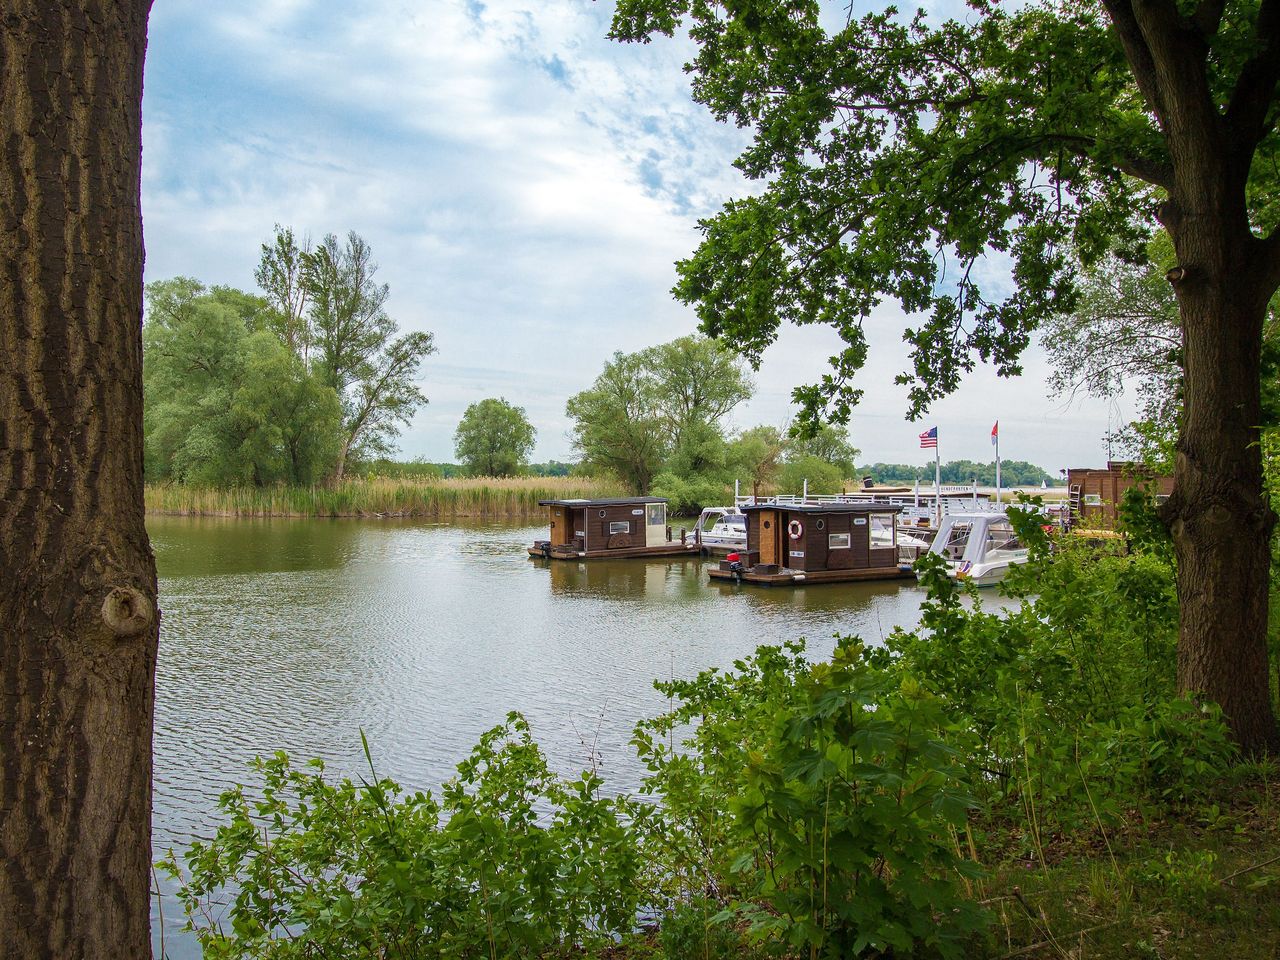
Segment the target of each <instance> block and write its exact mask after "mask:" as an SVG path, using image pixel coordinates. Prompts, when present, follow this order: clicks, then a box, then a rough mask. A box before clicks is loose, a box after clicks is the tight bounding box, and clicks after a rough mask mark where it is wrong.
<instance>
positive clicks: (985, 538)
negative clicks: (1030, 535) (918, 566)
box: [929, 513, 1030, 587]
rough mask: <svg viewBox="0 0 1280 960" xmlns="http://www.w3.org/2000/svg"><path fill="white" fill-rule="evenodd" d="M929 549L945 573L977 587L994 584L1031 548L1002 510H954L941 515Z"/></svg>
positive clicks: (1027, 555) (1019, 561)
mask: <svg viewBox="0 0 1280 960" xmlns="http://www.w3.org/2000/svg"><path fill="white" fill-rule="evenodd" d="M929 552H930V553H932V554H936V555H938V556H940V557H942V559H943V560H945V561H946V563H947V576H948V577H950V578H951V579H953V580H960V581H966V582H969V583H974V584H977V585H978V586H979V587H991V586H995V585H996V584H997V583H999V582H1000V581H1001V580H1003V579H1004V578H1005V575H1006V574H1007V573H1008V572H1009V567H1010V566H1012V565H1014V564H1018V563H1026V562H1027V560H1028V558H1029V556H1030V552H1029V551H1028V550H1027V548H1026V547H1025V546H1023V544H1022V543H1021V542H1020V541H1019V540H1018V535H1017V533H1016V532H1015V531H1014V529H1013V524H1012V523H1011V522H1010V521H1009V517H1008V516H1007V515H1006V514H1004V513H967V514H966V513H953V514H949V515H948V516H945V517H943V518H942V525H941V526H940V527H939V528H938V534H937V536H935V537H934V538H933V544H932V545H931V546H930V547H929Z"/></svg>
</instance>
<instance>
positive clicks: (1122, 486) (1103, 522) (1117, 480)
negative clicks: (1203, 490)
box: [1067, 460, 1173, 530]
mask: <svg viewBox="0 0 1280 960" xmlns="http://www.w3.org/2000/svg"><path fill="white" fill-rule="evenodd" d="M1139 484H1146V485H1147V486H1148V487H1149V488H1150V490H1151V493H1152V495H1153V496H1154V497H1155V499H1156V502H1157V503H1161V502H1163V501H1164V500H1167V499H1168V497H1169V494H1171V493H1173V477H1167V476H1160V475H1158V474H1156V473H1155V471H1153V470H1152V469H1151V468H1149V467H1147V466H1144V465H1143V464H1140V463H1126V462H1122V461H1117V460H1109V461H1107V467H1106V469H1105V470H1098V469H1094V468H1086V467H1072V468H1071V469H1069V470H1068V471H1067V503H1068V505H1069V508H1070V512H1071V514H1070V515H1071V523H1072V525H1073V526H1076V527H1081V528H1084V529H1087V530H1109V529H1111V528H1113V527H1114V526H1115V525H1116V518H1117V516H1118V513H1117V510H1118V508H1119V506H1120V502H1121V500H1122V499H1123V498H1124V494H1125V492H1126V491H1127V490H1128V489H1129V488H1130V487H1133V486H1137V485H1139Z"/></svg>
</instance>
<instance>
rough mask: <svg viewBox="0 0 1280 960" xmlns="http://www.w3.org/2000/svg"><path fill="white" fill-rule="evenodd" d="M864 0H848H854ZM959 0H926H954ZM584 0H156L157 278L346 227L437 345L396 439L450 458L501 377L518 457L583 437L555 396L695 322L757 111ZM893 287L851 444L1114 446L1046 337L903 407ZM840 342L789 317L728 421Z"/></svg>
mask: <svg viewBox="0 0 1280 960" xmlns="http://www.w3.org/2000/svg"><path fill="white" fill-rule="evenodd" d="M865 5H866V4H856V7H861V6H865ZM955 6H957V4H956V2H955V0H935V2H934V3H933V5H932V9H933V10H934V11H935V12H939V13H950V12H952V9H951V8H954V7H955ZM611 11H612V4H611V3H610V2H608V0H602V2H599V3H593V2H588V0H362V2H360V3H348V4H339V3H336V2H333V0H219V2H217V3H210V2H208V0H157V2H156V3H155V5H154V7H153V10H152V14H151V22H150V37H149V46H148V53H147V73H146V87H145V96H144V101H143V219H144V228H145V233H146V244H147V269H146V277H147V280H148V281H150V280H159V279H165V278H168V277H173V276H177V275H185V276H193V277H196V278H197V279H199V280H201V281H203V282H204V283H206V284H210V285H212V284H227V285H230V286H235V287H239V288H241V289H246V290H253V289H254V286H255V285H254V280H253V271H254V267H255V266H256V265H257V262H258V258H259V255H260V246H261V244H262V243H264V242H266V241H268V240H269V239H270V238H271V235H272V232H273V227H274V225H275V224H277V223H278V224H283V225H287V226H291V227H292V228H293V229H294V231H295V232H296V233H297V234H299V235H309V236H310V237H311V238H313V239H315V240H319V239H320V238H322V237H323V236H324V235H325V234H328V233H336V234H338V235H339V236H344V235H345V234H346V233H347V232H348V231H352V230H354V231H355V232H357V233H359V234H360V235H361V236H362V237H363V238H364V239H365V240H366V241H367V242H368V243H369V244H370V246H371V248H372V250H373V254H374V258H375V260H376V261H377V262H378V264H379V265H380V269H379V273H378V279H379V280H380V281H382V282H384V283H387V284H389V285H390V289H391V297H390V300H389V302H388V309H389V312H390V313H391V315H392V316H393V317H394V318H395V319H396V321H397V322H398V323H399V324H400V326H401V328H402V329H406V330H410V329H412V330H429V331H431V332H432V334H434V336H435V342H436V345H437V347H438V352H437V353H436V354H435V355H433V356H431V357H429V358H428V359H427V361H426V362H425V363H424V364H423V367H422V371H421V384H420V385H421V387H422V389H423V391H424V392H425V393H426V395H427V396H428V398H429V399H430V403H429V404H428V405H427V406H426V407H424V408H423V409H422V411H421V412H420V413H419V414H418V415H417V416H416V417H415V418H414V420H413V422H412V424H410V425H409V426H408V427H407V428H406V429H405V431H404V433H403V435H402V437H401V440H400V447H401V454H402V456H403V457H404V458H414V457H423V458H425V459H427V460H432V461H441V460H451V459H453V432H454V429H455V428H456V427H457V424H458V420H459V419H460V418H461V416H462V413H463V411H464V410H465V409H466V407H467V406H468V405H469V404H471V403H474V402H476V401H478V400H481V399H484V398H485V397H493V396H500V397H503V398H505V399H506V400H508V401H510V402H512V403H514V404H517V405H518V406H521V407H524V408H525V410H526V412H527V414H528V416H529V419H530V421H531V422H532V423H533V425H534V426H535V427H536V428H537V431H538V442H537V447H536V448H535V450H534V454H533V459H534V460H535V461H544V460H548V459H557V460H568V459H572V457H573V451H572V446H571V441H570V435H569V428H570V424H569V421H568V419H567V418H566V417H565V414H564V405H565V401H566V400H567V399H568V398H569V397H570V396H572V395H573V394H575V393H577V392H579V391H580V390H583V389H586V388H587V387H589V386H590V385H591V382H592V381H593V380H594V379H595V377H596V376H597V375H598V374H599V372H600V370H601V369H602V367H603V365H604V363H605V361H606V360H607V359H609V357H610V356H611V355H612V354H613V353H614V352H615V351H618V350H621V351H624V352H631V351H634V350H639V349H642V348H644V347H648V346H652V345H654V344H657V343H662V342H665V341H669V340H672V339H674V338H676V337H679V336H683V335H685V334H689V333H693V332H695V330H696V328H697V320H696V317H695V316H694V312H693V309H692V308H691V307H687V306H685V305H683V304H680V303H678V302H676V301H675V300H674V299H673V297H672V296H671V293H670V290H671V287H672V285H673V284H674V282H675V279H676V274H675V268H674V263H675V262H676V261H677V260H680V259H682V258H684V257H687V256H689V255H690V254H691V253H692V252H693V251H694V249H695V248H696V247H697V244H698V240H699V234H698V231H697V221H698V219H699V218H702V217H708V216H711V215H712V214H714V213H715V212H716V211H717V210H719V209H720V207H721V205H722V204H723V203H724V202H725V201H726V200H728V199H730V198H733V197H735V196H742V195H744V194H747V193H749V192H751V191H752V190H753V189H757V188H756V187H754V186H753V185H752V184H750V183H748V182H746V181H745V180H744V179H743V178H742V177H741V176H740V175H739V174H738V173H737V171H736V170H735V169H734V168H733V166H732V161H733V158H734V157H735V156H736V155H737V153H738V152H739V151H740V149H741V148H742V146H743V145H744V144H745V143H746V135H745V133H744V132H743V131H740V130H738V129H736V128H734V127H732V126H726V125H722V124H718V123H716V122H715V120H714V119H713V118H712V117H711V115H710V114H709V113H708V112H707V110H706V109H705V108H704V107H702V106H701V105H699V104H696V103H694V102H693V100H692V98H691V95H690V88H689V77H688V75H686V74H685V73H684V72H683V70H682V65H683V63H684V62H685V61H686V60H688V59H689V57H690V53H691V49H692V48H691V47H690V46H689V45H688V44H687V42H686V41H681V40H665V39H662V38H659V39H657V40H655V41H654V42H652V43H649V44H620V43H617V42H613V41H610V40H608V39H606V37H605V35H606V33H607V31H608V20H609V16H610V13H611ZM909 322H910V321H909V318H906V317H905V316H904V315H903V314H902V312H901V311H900V310H899V309H898V308H897V306H896V305H895V304H892V303H887V304H883V305H882V306H881V307H880V308H878V309H877V310H876V311H875V312H874V313H873V314H872V316H871V317H869V318H868V320H867V322H866V329H867V331H868V336H869V339H870V342H871V354H870V359H869V361H868V365H867V367H866V369H865V370H864V371H863V373H862V375H861V378H860V381H859V385H860V386H862V387H863V388H864V389H865V391H866V393H865V398H864V400H863V402H862V403H861V404H860V405H859V407H858V408H856V410H855V412H854V414H853V417H852V420H851V422H850V427H849V432H850V438H851V439H852V441H853V443H854V444H855V445H856V446H857V447H859V448H860V449H861V450H862V460H863V461H864V462H873V461H884V462H903V463H924V462H926V461H927V460H928V459H930V458H931V454H930V452H929V451H923V450H921V449H920V447H919V442H918V436H919V434H920V433H921V432H922V431H924V430H926V429H928V428H929V427H931V426H935V425H936V426H937V427H938V430H939V449H940V455H941V458H942V459H943V460H944V461H946V460H952V459H972V460H990V459H991V446H990V442H989V436H990V432H991V427H992V423H993V421H995V420H997V419H998V420H999V421H1000V452H1001V455H1002V456H1003V457H1004V458H1005V459H1016V460H1029V461H1031V462H1033V463H1036V464H1039V465H1040V466H1042V467H1044V468H1046V469H1048V470H1049V471H1050V472H1051V473H1055V472H1056V471H1057V470H1058V469H1060V468H1064V467H1067V466H1093V465H1100V464H1101V463H1102V462H1103V461H1104V460H1106V459H1107V449H1106V444H1105V442H1104V439H1103V437H1104V434H1105V433H1106V432H1107V430H1108V429H1109V427H1115V426H1118V425H1119V424H1120V423H1122V422H1123V421H1124V420H1125V419H1126V411H1125V410H1124V409H1122V408H1121V407H1120V406H1117V405H1116V404H1114V403H1108V402H1105V401H1100V400H1092V399H1089V398H1084V399H1079V398H1078V399H1076V400H1075V401H1073V402H1070V403H1068V402H1067V400H1065V399H1064V398H1048V397H1047V390H1046V387H1045V380H1046V377H1047V375H1048V372H1049V370H1048V367H1047V361H1046V359H1045V356H1044V353H1043V351H1042V350H1041V349H1039V347H1037V348H1035V349H1033V350H1032V351H1031V352H1029V353H1028V354H1027V356H1026V357H1025V361H1024V369H1025V372H1024V375H1023V376H1022V377H1020V378H1016V379H1001V378H998V377H997V376H996V375H995V373H994V371H993V370H991V369H990V368H986V367H979V368H978V369H977V370H975V372H974V373H973V374H971V375H970V376H969V377H968V379H967V380H966V382H965V384H964V385H963V386H962V387H961V389H960V390H959V391H958V392H957V393H956V394H955V395H953V396H952V397H949V398H947V399H946V400H943V401H940V402H938V403H936V404H935V405H934V406H933V408H932V410H931V411H930V413H928V414H927V415H926V417H925V419H923V420H921V421H917V422H915V423H911V422H908V421H907V420H906V418H905V413H906V409H907V395H906V388H904V387H899V386H896V385H894V383H893V379H894V376H895V375H896V374H898V373H899V372H901V371H902V370H904V369H907V368H908V361H907V350H906V346H905V345H904V344H903V342H902V339H901V338H902V331H903V329H904V328H905V326H906V325H907V324H908V323H909ZM838 348H839V340H838V338H837V337H836V336H835V334H834V333H833V332H832V331H830V330H828V329H826V328H819V327H805V328H794V327H792V328H787V329H785V330H784V331H783V333H782V335H781V337H780V338H779V340H778V342H777V343H776V344H774V345H773V346H772V347H771V348H770V349H769V351H768V352H767V353H766V355H765V358H764V363H763V365H762V366H761V368H760V370H759V371H758V372H757V373H755V374H754V380H755V384H756V392H755V395H754V397H753V398H752V399H751V400H750V401H749V402H748V403H746V404H743V405H742V406H740V407H739V408H737V409H736V410H735V411H734V412H733V414H732V416H731V422H730V426H731V427H733V428H746V427H750V426H753V425H755V424H758V423H771V424H775V425H783V424H785V423H787V422H788V421H789V420H790V418H791V417H792V415H793V412H794V410H793V407H792V404H791V400H790V396H791V389H792V387H794V386H796V385H797V384H802V383H809V382H813V381H815V380H817V379H818V378H819V377H821V375H822V374H823V373H824V372H825V370H826V358H827V357H828V356H830V355H831V354H832V353H834V352H836V351H837V350H838Z"/></svg>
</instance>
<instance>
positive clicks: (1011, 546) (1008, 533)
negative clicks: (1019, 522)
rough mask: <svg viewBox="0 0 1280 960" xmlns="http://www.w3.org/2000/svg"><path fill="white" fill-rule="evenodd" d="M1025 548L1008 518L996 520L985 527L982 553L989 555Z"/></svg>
mask: <svg viewBox="0 0 1280 960" xmlns="http://www.w3.org/2000/svg"><path fill="white" fill-rule="evenodd" d="M1023 549H1025V548H1024V547H1023V546H1022V541H1020V540H1019V539H1018V535H1017V533H1015V532H1014V529H1013V524H1011V523H1010V522H1009V521H1008V520H996V521H994V522H993V523H991V524H990V525H989V526H988V527H987V539H986V543H984V544H983V554H984V555H985V556H987V557H991V555H992V554H999V553H1007V552H1011V551H1015V550H1023Z"/></svg>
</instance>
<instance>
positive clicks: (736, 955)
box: [658, 897, 753, 960]
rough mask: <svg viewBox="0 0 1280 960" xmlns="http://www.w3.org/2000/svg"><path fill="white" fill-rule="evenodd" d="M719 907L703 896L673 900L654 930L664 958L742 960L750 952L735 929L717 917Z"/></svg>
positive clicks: (668, 959)
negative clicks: (683, 900)
mask: <svg viewBox="0 0 1280 960" xmlns="http://www.w3.org/2000/svg"><path fill="white" fill-rule="evenodd" d="M719 913H720V907H719V905H718V904H716V903H714V902H713V901H710V900H708V899H707V898H705V897H698V898H695V899H694V900H692V901H690V902H688V903H684V902H681V903H677V904H676V905H675V906H674V907H673V908H672V909H671V910H670V911H668V912H667V913H666V914H664V915H663V918H662V926H661V928H660V929H659V931H658V941H659V943H660V944H661V945H662V955H663V956H664V957H665V958H666V960H742V958H744V957H750V956H751V955H752V953H753V951H752V950H751V947H750V946H749V945H748V944H747V943H744V942H743V939H742V938H741V937H740V936H739V935H738V933H737V931H736V930H735V929H734V928H733V927H731V926H729V925H728V924H726V923H725V922H724V920H723V918H721V917H719Z"/></svg>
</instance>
